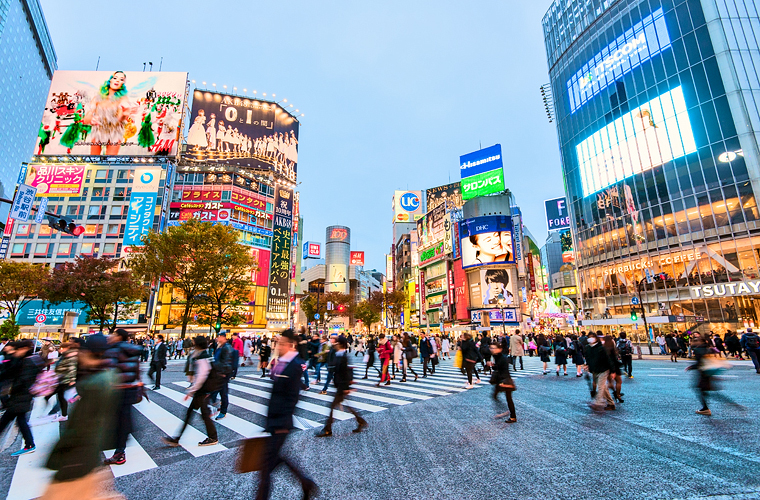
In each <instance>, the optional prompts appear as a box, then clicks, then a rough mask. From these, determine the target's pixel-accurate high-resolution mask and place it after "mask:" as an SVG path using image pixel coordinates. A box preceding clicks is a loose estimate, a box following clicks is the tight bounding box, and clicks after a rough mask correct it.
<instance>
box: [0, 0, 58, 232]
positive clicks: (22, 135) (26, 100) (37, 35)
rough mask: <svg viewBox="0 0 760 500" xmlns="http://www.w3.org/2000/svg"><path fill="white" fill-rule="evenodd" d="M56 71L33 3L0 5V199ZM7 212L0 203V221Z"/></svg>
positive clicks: (26, 152)
mask: <svg viewBox="0 0 760 500" xmlns="http://www.w3.org/2000/svg"><path fill="white" fill-rule="evenodd" d="M56 68H57V58H56V55H55V50H54V49H53V42H52V40H51V38H50V33H49V32H48V28H47V24H46V23H45V16H44V15H43V14H42V8H41V7H40V3H39V0H0V144H2V145H3V147H2V148H0V198H6V199H10V198H12V197H13V191H14V189H15V188H16V181H17V179H18V167H19V165H20V164H21V163H22V162H26V161H28V160H29V157H30V153H31V151H32V150H33V149H34V141H35V138H36V137H37V130H38V129H39V117H40V109H41V108H42V106H43V103H44V102H45V97H46V96H47V91H48V88H49V87H50V79H51V78H52V77H53V72H54V71H55V70H56ZM9 207H10V205H8V204H5V203H0V220H2V221H5V218H6V217H7V215H8V209H9Z"/></svg>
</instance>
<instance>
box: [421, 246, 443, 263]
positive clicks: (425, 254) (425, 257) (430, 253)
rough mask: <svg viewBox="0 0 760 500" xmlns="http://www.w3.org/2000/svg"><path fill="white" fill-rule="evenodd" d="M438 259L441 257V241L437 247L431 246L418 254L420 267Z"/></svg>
mask: <svg viewBox="0 0 760 500" xmlns="http://www.w3.org/2000/svg"><path fill="white" fill-rule="evenodd" d="M440 257H443V241H439V242H438V244H437V245H435V246H432V247H430V248H428V249H427V250H423V251H422V252H421V253H420V265H421V266H424V265H425V264H427V263H429V262H432V261H434V260H436V259H438V258H440Z"/></svg>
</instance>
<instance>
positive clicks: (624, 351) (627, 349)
mask: <svg viewBox="0 0 760 500" xmlns="http://www.w3.org/2000/svg"><path fill="white" fill-rule="evenodd" d="M617 350H618V353H620V361H621V362H622V363H623V370H625V372H626V373H627V374H628V378H633V345H631V341H630V340H629V339H627V338H626V334H625V332H620V338H619V339H618V341H617Z"/></svg>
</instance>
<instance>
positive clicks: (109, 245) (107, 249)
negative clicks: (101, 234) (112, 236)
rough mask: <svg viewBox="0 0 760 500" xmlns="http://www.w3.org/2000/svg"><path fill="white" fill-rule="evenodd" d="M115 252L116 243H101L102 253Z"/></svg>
mask: <svg viewBox="0 0 760 500" xmlns="http://www.w3.org/2000/svg"><path fill="white" fill-rule="evenodd" d="M114 253H116V243H106V244H105V245H103V255H113V254H114Z"/></svg>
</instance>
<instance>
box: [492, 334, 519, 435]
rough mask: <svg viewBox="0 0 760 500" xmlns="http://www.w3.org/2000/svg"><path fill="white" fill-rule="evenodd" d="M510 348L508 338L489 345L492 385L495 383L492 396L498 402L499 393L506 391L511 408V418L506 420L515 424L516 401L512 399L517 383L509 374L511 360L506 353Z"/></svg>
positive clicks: (508, 404) (508, 406) (504, 414)
mask: <svg viewBox="0 0 760 500" xmlns="http://www.w3.org/2000/svg"><path fill="white" fill-rule="evenodd" d="M508 348H509V343H508V342H507V341H506V340H503V341H501V342H494V343H492V344H490V346H489V349H490V350H491V354H492V355H493V363H492V367H493V370H492V373H491V385H493V396H492V397H493V400H494V403H495V404H498V400H499V394H500V393H502V392H503V393H504V396H505V397H506V399H507V408H509V418H508V419H507V420H506V423H508V424H514V423H515V422H517V415H516V413H515V403H514V401H513V400H512V392H514V390H515V383H514V381H513V380H512V376H511V375H510V374H509V360H508V359H507V355H506V354H505V353H504V351H506V350H507V349H508ZM506 415H507V414H506V413H501V414H499V415H496V417H494V418H502V417H504V416H506Z"/></svg>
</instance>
